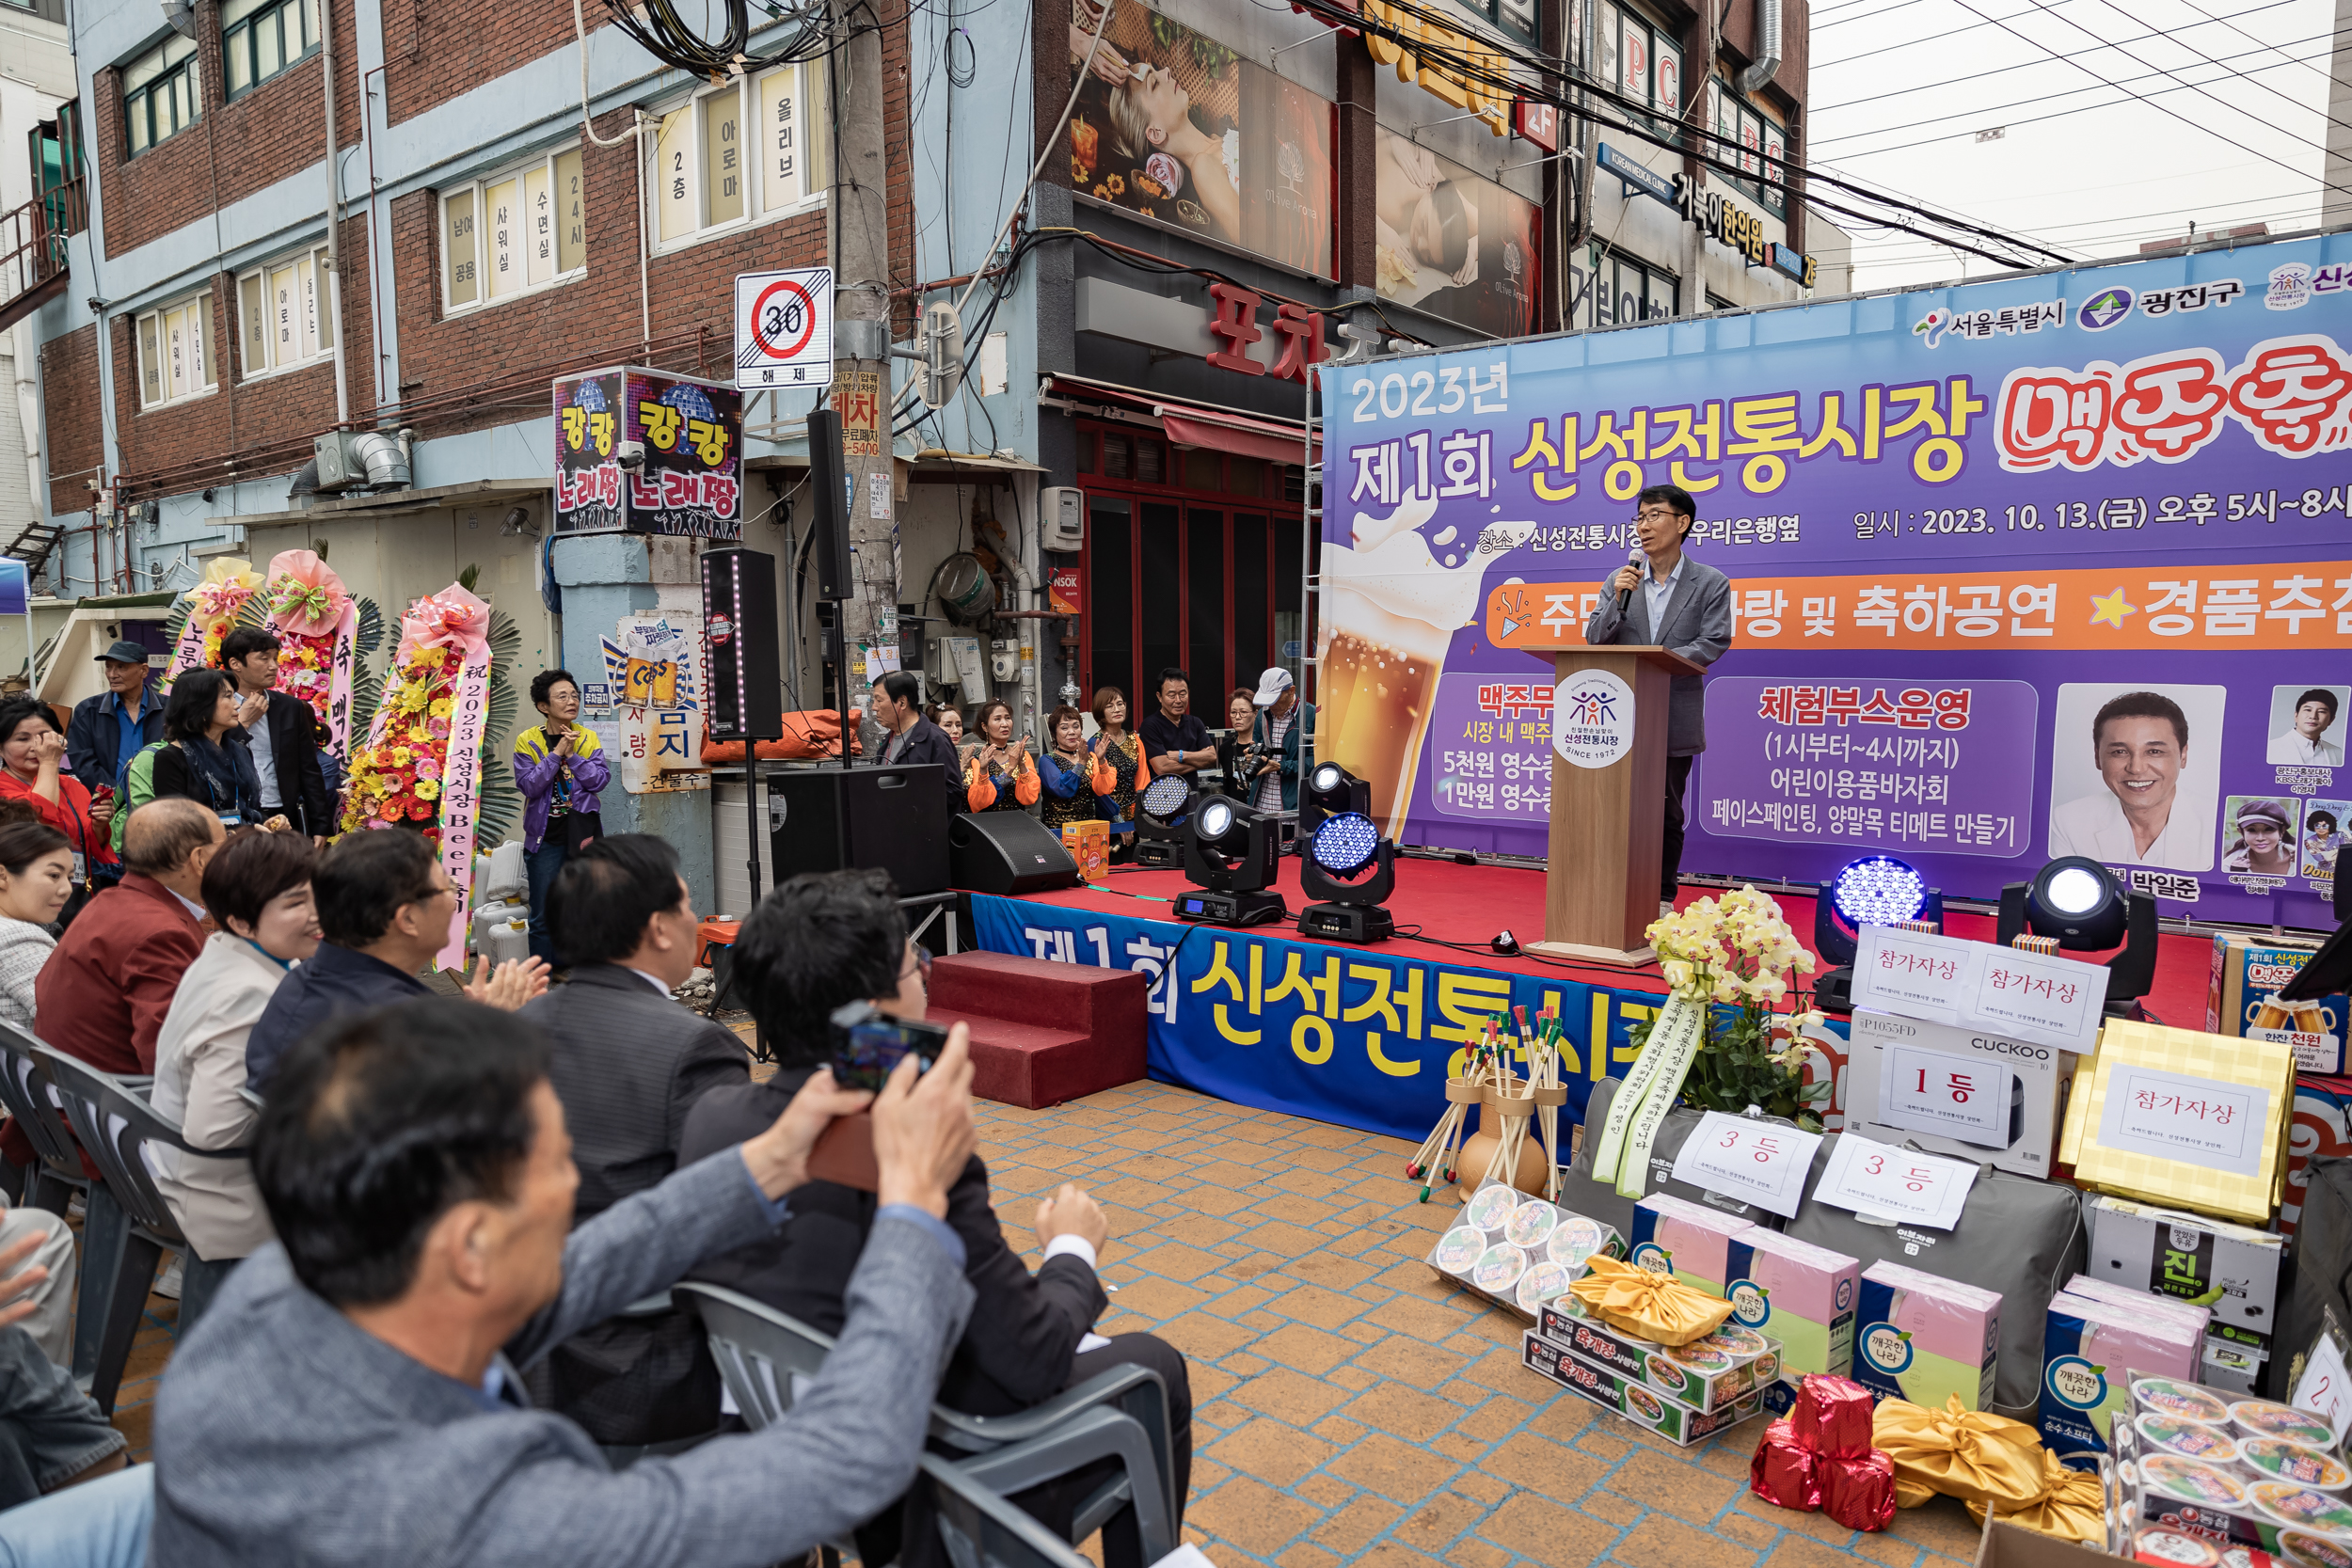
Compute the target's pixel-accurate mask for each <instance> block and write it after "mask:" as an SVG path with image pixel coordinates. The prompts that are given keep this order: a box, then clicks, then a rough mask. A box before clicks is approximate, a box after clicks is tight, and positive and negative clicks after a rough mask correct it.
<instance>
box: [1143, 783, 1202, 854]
mask: <svg viewBox="0 0 2352 1568" xmlns="http://www.w3.org/2000/svg"><path fill="white" fill-rule="evenodd" d="M1195 797H1196V791H1195V790H1194V788H1193V783H1192V775H1191V774H1189V773H1163V774H1161V775H1160V776H1159V777H1158V778H1156V779H1153V780H1152V782H1151V783H1150V784H1146V785H1144V786H1143V793H1142V794H1140V795H1138V796H1137V797H1136V864H1137V865H1150V866H1157V867H1158V868H1159V869H1161V870H1163V871H1172V870H1174V869H1176V868H1177V867H1178V866H1180V865H1182V864H1184V819H1185V818H1186V817H1188V816H1191V815H1192V810H1193V806H1194V804H1195V803H1196V801H1195Z"/></svg>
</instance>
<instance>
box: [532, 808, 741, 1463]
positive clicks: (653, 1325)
mask: <svg viewBox="0 0 2352 1568" xmlns="http://www.w3.org/2000/svg"><path fill="white" fill-rule="evenodd" d="M547 911H548V925H549V927H551V931H550V935H552V936H553V938H554V940H555V947H556V950H557V951H558V952H560V953H562V954H563V955H564V958H566V959H567V960H569V962H570V963H571V966H572V969H571V977H570V979H569V980H568V981H567V982H566V983H565V984H564V985H561V986H557V987H555V988H554V989H553V990H549V991H548V993H547V994H546V995H545V996H542V997H540V998H539V999H538V1000H537V1001H535V1002H532V1004H531V1005H530V1006H526V1007H525V1008H523V1013H522V1016H523V1017H525V1018H527V1019H529V1020H531V1022H533V1023H536V1024H537V1025H539V1027H541V1028H542V1029H545V1030H546V1031H547V1032H548V1037H550V1038H552V1039H553V1040H554V1042H555V1056H554V1059H553V1061H552V1062H551V1063H550V1064H549V1066H548V1083H549V1084H550V1085H552V1086H553V1087H554V1089H555V1098H556V1099H558V1100H560V1101H563V1102H564V1126H565V1127H566V1128H567V1129H569V1130H570V1132H571V1135H572V1163H573V1164H576V1165H578V1166H579V1167H580V1197H579V1200H578V1202H577V1203H576V1204H575V1205H574V1209H573V1217H572V1223H573V1224H574V1225H585V1224H586V1223H587V1222H588V1221H590V1220H592V1219H595V1218H596V1216H597V1215H598V1214H601V1213H603V1212H605V1211H606V1210H607V1209H610V1208H612V1205H614V1204H615V1203H618V1202H619V1201H620V1200H621V1199H623V1198H625V1197H628V1196H630V1195H631V1194H634V1193H641V1192H643V1191H644V1190H645V1189H646V1188H648V1187H651V1186H653V1185H655V1184H656V1183H658V1182H660V1181H661V1180H663V1179H664V1178H666V1177H667V1176H668V1175H669V1174H670V1173H671V1172H672V1171H674V1170H675V1169H676V1168H677V1163H678V1161H677V1150H678V1134H679V1132H680V1131H681V1130H682V1129H683V1128H684V1126H685V1123H686V1112H687V1109H688V1107H690V1106H691V1105H692V1104H693V1103H694V1101H696V1100H697V1099H699V1098H701V1096H702V1094H703V1093H704V1091H705V1090H707V1089H710V1088H714V1087H717V1086H720V1085H742V1084H747V1083H749V1082H751V1058H750V1057H749V1055H748V1054H747V1053H745V1052H744V1049H743V1042H742V1041H741V1040H740V1039H739V1038H737V1037H736V1036H735V1034H734V1032H733V1031H732V1030H728V1029H723V1028H721V1027H720V1026H719V1025H718V1024H716V1023H713V1022H710V1021H709V1020H707V1019H705V1018H702V1017H700V1016H699V1015H697V1014H695V1013H693V1012H691V1011H690V1010H689V1009H687V1008H685V1007H683V1006H679V1005H678V1004H677V1003H675V1002H673V1001H672V1000H671V999H670V993H671V991H672V990H675V988H677V987H678V986H681V985H684V984H685V983H686V979H687V976H688V975H690V974H692V973H693V970H694V956H695V947H696V930H697V927H698V925H699V922H698V921H697V920H696V918H695V914H694V905H693V899H692V895H691V893H690V891H689V890H688V888H687V885H686V879H685V878H684V877H683V876H681V875H679V873H678V858H677V851H676V850H675V849H674V848H672V847H670V845H669V843H668V842H667V841H666V840H663V839H660V838H656V837H654V836H653V835H651V834H649V833H618V834H615V835H613V836H612V837H609V838H600V839H598V840H596V842H595V843H594V844H591V845H589V846H588V847H586V848H584V849H580V850H578V851H576V852H575V853H574V854H573V855H572V857H571V858H570V859H569V860H567V861H565V862H564V868H563V869H562V870H561V871H558V872H557V873H556V874H555V884H554V886H553V887H552V889H550V890H549V892H548V899H547ZM527 1381H528V1382H529V1384H530V1386H531V1396H532V1403H534V1404H536V1405H538V1406H539V1407H540V1408H542V1409H546V1410H560V1411H562V1412H563V1413H564V1415H566V1416H569V1417H570V1418H572V1419H573V1420H575V1421H578V1422H579V1423H580V1426H581V1427H583V1428H584V1429H586V1431H587V1433H588V1435H590V1436H591V1437H594V1438H595V1439H596V1441H598V1442H599V1443H612V1444H644V1443H666V1442H671V1441H674V1440H675V1439H677V1438H681V1437H691V1436H694V1435H697V1434H698V1433H705V1432H708V1431H709V1430H710V1429H711V1428H712V1426H713V1425H715V1424H716V1422H717V1419H718V1410H719V1380H718V1369H717V1368H716V1367H715V1366H713V1365H712V1363H711V1360H710V1358H709V1357H708V1356H707V1355H706V1354H703V1349H702V1330H701V1328H700V1326H699V1325H698V1324H696V1323H695V1322H694V1321H693V1319H692V1318H691V1316H690V1315H688V1314H687V1313H685V1312H683V1311H676V1312H665V1313H661V1314H660V1315H659V1316H652V1317H628V1318H615V1319H613V1320H612V1322H610V1323H598V1324H596V1326H595V1327H593V1328H590V1329H588V1330H587V1331H586V1332H584V1333H582V1334H581V1335H580V1336H579V1337H578V1338H574V1339H572V1340H570V1341H568V1342H566V1343H564V1344H562V1345H559V1346H557V1347H556V1348H555V1350H554V1352H553V1353H552V1354H549V1355H548V1357H547V1358H546V1359H545V1360H543V1361H541V1362H540V1363H539V1364H538V1365H537V1366H536V1367H534V1368H532V1370H531V1372H530V1373H529V1374H528V1377H527Z"/></svg>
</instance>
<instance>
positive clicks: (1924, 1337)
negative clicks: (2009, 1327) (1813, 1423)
mask: <svg viewBox="0 0 2352 1568" xmlns="http://www.w3.org/2000/svg"><path fill="white" fill-rule="evenodd" d="M2000 1346H2001V1297H2000V1292H1998V1291H1985V1290H1979V1289H1978V1288H1977V1287H1976V1286H1974V1285H1963V1284H1962V1283H1960V1282H1959V1281H1958V1280H1953V1279H1946V1278H1944V1277H1943V1276H1942V1275H1932V1274H1924V1273H1922V1272H1920V1271H1919V1270H1917V1269H1907V1268H1904V1267H1903V1266H1902V1265H1901V1264H1899V1263H1889V1262H1884V1261H1881V1262H1876V1263H1873V1264H1871V1265H1870V1266H1869V1267H1868V1268H1867V1269H1865V1270H1863V1271H1862V1286H1861V1294H1860V1300H1859V1303H1858V1304H1857V1306H1856V1307H1855V1326H1854V1341H1853V1376H1854V1381H1855V1382H1856V1383H1859V1384H1861V1385H1862V1386H1864V1387H1866V1388H1867V1389H1869V1390H1870V1391H1871V1392H1872V1393H1874V1394H1877V1395H1879V1396H1880V1397H1882V1398H1884V1397H1886V1396H1889V1395H1891V1396H1893V1397H1894V1398H1896V1399H1899V1400H1909V1401H1910V1402H1912V1403H1914V1404H1919V1405H1925V1406H1927V1407H1928V1408H1929V1409H1930V1410H1941V1409H1943V1408H1944V1402H1945V1400H1946V1399H1947V1397H1949V1396H1951V1395H1955V1394H1956V1395H1958V1396H1959V1397H1960V1402H1961V1404H1962V1405H1963V1407H1964V1408H1966V1409H1969V1410H1981V1409H1983V1408H1984V1407H1985V1406H1986V1405H1987V1404H1988V1403H1990V1402H1991V1401H1992V1398H1993V1374H1994V1369H1995V1368H1996V1367H1997V1366H1998V1365H1999V1361H2000Z"/></svg>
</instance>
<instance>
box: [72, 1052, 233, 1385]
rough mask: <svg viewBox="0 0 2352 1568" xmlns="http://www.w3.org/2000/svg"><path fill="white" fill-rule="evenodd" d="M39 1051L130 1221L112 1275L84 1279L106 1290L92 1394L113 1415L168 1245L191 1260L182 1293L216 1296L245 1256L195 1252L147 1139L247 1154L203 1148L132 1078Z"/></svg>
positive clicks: (183, 1327) (223, 1154)
mask: <svg viewBox="0 0 2352 1568" xmlns="http://www.w3.org/2000/svg"><path fill="white" fill-rule="evenodd" d="M35 1054H36V1056H37V1058H38V1060H39V1062H40V1070H41V1073H42V1074H43V1075H44V1076H45V1077H46V1078H47V1079H48V1081H49V1083H50V1085H52V1086H53V1087H55V1088H56V1091H57V1099H58V1101H60V1102H61V1103H62V1104H63V1105H64V1106H65V1114H66V1119H67V1120H69V1121H71V1122H72V1124H73V1132H74V1135H75V1136H76V1137H78V1138H79V1139H80V1140H81V1143H82V1147H83V1148H87V1150H89V1155H90V1158H91V1159H92V1160H95V1161H96V1162H97V1163H98V1169H99V1171H100V1173H101V1174H102V1175H103V1177H104V1178H105V1181H106V1191H107V1193H108V1194H109V1195H110V1196H112V1197H113V1198H114V1200H115V1201H116V1202H117V1203H119V1204H120V1205H121V1207H122V1212H123V1216H124V1218H125V1219H126V1220H127V1221H128V1222H129V1223H128V1224H127V1226H126V1227H125V1234H124V1236H123V1242H122V1255H121V1258H120V1260H119V1261H118V1262H117V1263H116V1264H115V1267H114V1277H113V1279H111V1280H94V1279H92V1278H91V1277H89V1276H88V1275H85V1276H84V1279H83V1289H84V1290H86V1291H87V1290H89V1289H92V1288H93V1287H95V1288H97V1289H100V1290H103V1291H105V1292H106V1296H105V1304H106V1312H105V1319H104V1323H105V1326H104V1328H103V1330H102V1331H101V1333H100V1337H99V1344H98V1360H97V1366H96V1369H95V1371H94V1374H93V1376H92V1379H91V1383H90V1398H91V1399H93V1400H95V1401H97V1402H98V1408H99V1409H101V1410H103V1411H104V1412H105V1413H106V1414H107V1415H109V1416H111V1415H113V1414H114V1408H115V1395H116V1393H117V1392H118V1391H119V1389H120V1388H121V1386H122V1368H123V1364H124V1363H125V1362H127V1361H128V1360H129V1359H130V1357H131V1341H132V1339H133V1338H135V1336H136V1335H137V1333H138V1327H139V1319H140V1317H141V1316H142V1315H143V1314H144V1313H145V1312H146V1310H147V1293H148V1291H149V1290H150V1289H151V1288H152V1287H153V1285H154V1283H155V1266H156V1264H157V1263H158V1262H160V1261H161V1260H162V1259H163V1254H164V1249H165V1248H167V1247H168V1248H170V1249H171V1250H173V1251H175V1252H177V1253H179V1254H180V1255H181V1257H182V1258H183V1259H184V1260H185V1266H184V1268H183V1275H182V1277H183V1281H185V1282H186V1283H183V1286H182V1288H181V1289H182V1292H183V1298H191V1299H201V1300H210V1299H211V1297H212V1295H213V1293H214V1291H215V1290H217V1288H218V1283H219V1279H218V1277H217V1276H225V1275H227V1274H228V1273H229V1271H230V1270H231V1269H233V1268H235V1267H236V1266H237V1264H238V1263H240V1262H242V1261H244V1259H236V1258H231V1259H224V1260H223V1261H221V1262H217V1263H212V1262H207V1261H205V1260H204V1259H201V1258H199V1257H198V1256H197V1255H196V1249H195V1248H194V1247H192V1246H190V1245H189V1244H188V1239H187V1237H186V1235H185V1234H183V1232H182V1231H181V1229H180V1222H179V1221H178V1220H177V1219H175V1218H173V1217H172V1212H171V1206H170V1205H169V1204H167V1203H166V1202H165V1201H164V1195H163V1191H162V1189H161V1188H159V1187H157V1186H156V1185H155V1177H154V1174H153V1168H152V1167H151V1165H150V1164H149V1157H150V1156H149V1150H148V1146H149V1145H150V1144H164V1145H167V1146H169V1147H170V1148H176V1149H179V1150H180V1151H181V1152H183V1153H184V1154H193V1155H196V1156H199V1158H203V1159H208V1160H242V1159H244V1158H245V1155H246V1151H245V1150H244V1149H242V1148H195V1147H193V1146H192V1145H190V1144H189V1143H188V1141H187V1140H186V1139H185V1138H183V1137H182V1136H181V1135H180V1129H178V1128H177V1127H174V1126H173V1125H172V1124H171V1123H170V1122H169V1121H168V1120H167V1119H165V1117H164V1116H163V1114H162V1113H161V1112H159V1111H157V1110H156V1109H155V1107H153V1106H152V1105H150V1104H149V1103H148V1102H147V1101H145V1100H143V1099H141V1098H140V1097H139V1096H138V1095H137V1094H135V1093H134V1092H133V1091H132V1088H131V1086H130V1085H129V1084H128V1082H127V1081H125V1080H123V1079H120V1078H118V1077H116V1076H115V1075H114V1074H113V1073H111V1072H102V1071H101V1070H99V1069H97V1068H94V1067H92V1066H90V1065H89V1064H88V1063H87V1062H85V1061H83V1060H82V1059H81V1058H79V1057H78V1056H69V1055H67V1054H66V1053H64V1052H62V1051H59V1050H57V1049H56V1048H55V1047H54V1046H46V1045H43V1046H39V1047H36V1048H35ZM208 1271H209V1272H210V1273H212V1274H213V1275H215V1276H216V1277H215V1278H211V1279H203V1280H200V1281H199V1279H198V1278H197V1276H198V1275H200V1274H202V1273H205V1272H208ZM195 1326H196V1324H195V1321H194V1318H193V1316H192V1315H191V1314H189V1313H187V1312H185V1311H184V1310H183V1314H182V1322H181V1323H180V1332H182V1333H183V1334H184V1333H185V1332H186V1331H187V1330H189V1329H191V1328H193V1327H195Z"/></svg>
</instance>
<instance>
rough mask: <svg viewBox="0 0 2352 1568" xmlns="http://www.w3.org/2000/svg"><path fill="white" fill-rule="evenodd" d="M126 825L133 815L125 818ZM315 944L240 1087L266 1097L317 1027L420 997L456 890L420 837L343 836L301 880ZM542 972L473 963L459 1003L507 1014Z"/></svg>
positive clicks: (275, 1010)
mask: <svg viewBox="0 0 2352 1568" xmlns="http://www.w3.org/2000/svg"><path fill="white" fill-rule="evenodd" d="M132 820H133V821H136V820H137V818H136V817H134V818H132ZM310 887H311V892H312V897H313V900H314V902H315V903H316V905H317V907H318V916H319V929H320V931H321V932H322V933H323V934H324V937H325V940H324V941H322V942H320V943H319V947H318V951H317V952H316V953H315V954H313V955H312V956H311V958H310V960H309V961H308V962H306V963H304V964H303V966H302V967H301V968H300V969H298V970H296V971H295V972H294V974H290V975H288V976H287V977H286V982H285V984H283V985H281V986H279V987H278V990H277V992H276V993H275V994H274V995H272V996H271V997H270V999H269V1005H268V1006H264V1007H263V1008H262V1016H261V1018H260V1019H259V1020H258V1021H256V1022H255V1023H254V1025H253V1029H252V1032H251V1033H250V1034H249V1035H247V1036H246V1045H245V1069H246V1084H247V1085H248V1086H249V1087H251V1088H252V1090H253V1092H254V1093H256V1094H262V1095H266V1094H267V1093H268V1092H269V1088H270V1075H271V1073H272V1071H273V1070H274V1069H276V1067H277V1065H278V1057H280V1056H282V1055H284V1054H285V1053H286V1048H287V1047H289V1046H291V1045H293V1044H294V1041H296V1040H298V1039H300V1038H301V1037H303V1036H304V1035H307V1034H309V1033H310V1031H311V1030H313V1029H315V1028H317V1027H318V1026H319V1025H321V1024H323V1023H327V1022H333V1021H334V1020H336V1019H339V1018H346V1017H349V1016H350V1015H351V1014H353V1013H360V1012H365V1011H367V1009H369V1008H370V1007H375V1006H383V1005H384V1004H386V1003H390V1002H404V1001H406V1000H408V999H409V998H411V997H417V996H423V995H425V994H427V993H426V990H425V986H424V982H423V981H421V980H420V979H418V978H417V975H418V974H419V973H420V972H421V971H422V970H424V969H425V968H426V967H427V966H429V965H430V964H432V962H433V961H434V959H435V958H437V957H438V956H439V954H440V951H441V949H442V948H443V947H445V946H447V945H448V943H449V928H450V922H451V920H452V919H453V917H454V916H455V915H456V912H457V890H456V889H455V888H453V887H452V886H451V885H450V880H449V874H448V873H447V872H445V871H443V870H442V869H441V857H440V854H439V852H438V851H437V850H436V849H435V848H434V847H433V846H432V845H431V844H429V843H427V842H426V840H425V837H424V835H423V834H422V833H416V832H409V831H408V830H407V829H405V828H385V829H380V830H377V831H375V832H353V833H345V834H344V835H343V836H342V837H341V838H339V839H337V840H336V841H335V843H334V844H333V845H332V846H331V847H329V848H328V849H327V851H326V854H325V855H323V856H321V857H320V858H319V863H318V865H317V867H316V868H315V869H314V870H313V871H312V872H311V875H310ZM547 986H548V966H547V965H546V964H544V963H541V962H540V961H539V960H538V959H536V958H516V959H510V960H509V961H507V962H505V963H502V964H501V965H499V967H498V972H497V973H496V974H492V973H490V964H489V960H488V959H487V958H485V959H483V960H482V961H481V962H480V963H479V964H477V965H476V966H475V969H474V977H473V979H472V980H471V981H469V983H468V984H467V986H466V988H465V991H466V995H467V997H468V998H469V999H470V1000H472V1001H475V1002H481V1003H485V1004H487V1005H488V1006H493V1007H497V1008H500V1009H501V1010H503V1011H506V1012H513V1011H515V1010H516V1008H518V1007H520V1006H522V1005H523V1004H524V1003H526V1002H528V1001H530V1000H531V999H532V997H534V996H536V995H538V994H539V993H540V992H541V991H543V990H547Z"/></svg>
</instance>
